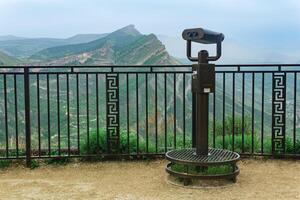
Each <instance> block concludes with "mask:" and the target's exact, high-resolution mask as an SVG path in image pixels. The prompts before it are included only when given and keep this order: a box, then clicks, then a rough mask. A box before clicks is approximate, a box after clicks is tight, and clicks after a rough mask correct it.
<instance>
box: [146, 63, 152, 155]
mask: <svg viewBox="0 0 300 200" xmlns="http://www.w3.org/2000/svg"><path fill="white" fill-rule="evenodd" d="M150 69H151V70H152V67H151V68H150ZM145 87H146V152H147V153H149V136H148V128H149V122H148V74H147V73H146V74H145Z"/></svg>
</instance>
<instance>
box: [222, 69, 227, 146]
mask: <svg viewBox="0 0 300 200" xmlns="http://www.w3.org/2000/svg"><path fill="white" fill-rule="evenodd" d="M225 93H226V85H225V73H223V102H222V103H223V107H222V109H223V113H222V124H223V126H222V128H223V131H222V140H223V141H222V143H223V149H224V148H225V101H226V99H225V98H226V95H225Z"/></svg>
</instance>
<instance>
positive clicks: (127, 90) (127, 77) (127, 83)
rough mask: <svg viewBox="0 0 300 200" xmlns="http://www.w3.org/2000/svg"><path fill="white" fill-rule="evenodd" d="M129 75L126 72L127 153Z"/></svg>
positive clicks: (128, 149) (128, 150)
mask: <svg viewBox="0 0 300 200" xmlns="http://www.w3.org/2000/svg"><path fill="white" fill-rule="evenodd" d="M128 79H129V75H128V73H127V74H126V103H127V105H126V109H127V110H126V114H127V120H126V122H127V153H128V154H130V144H129V139H130V138H129V103H130V102H129V89H128V85H129V80H128Z"/></svg>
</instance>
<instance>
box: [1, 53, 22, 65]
mask: <svg viewBox="0 0 300 200" xmlns="http://www.w3.org/2000/svg"><path fill="white" fill-rule="evenodd" d="M18 64H20V61H19V60H18V59H16V58H13V57H11V56H9V55H7V54H5V53H4V52H1V51H0V66H4V65H18Z"/></svg>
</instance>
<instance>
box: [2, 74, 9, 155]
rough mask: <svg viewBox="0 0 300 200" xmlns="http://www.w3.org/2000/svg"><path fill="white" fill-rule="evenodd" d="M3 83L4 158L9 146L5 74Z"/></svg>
mask: <svg viewBox="0 0 300 200" xmlns="http://www.w3.org/2000/svg"><path fill="white" fill-rule="evenodd" d="M3 76H4V77H3V82H4V83H3V84H4V87H3V89H4V114H5V118H4V123H5V148H6V153H5V154H6V158H8V156H9V153H8V151H9V147H8V117H7V114H8V112H7V80H6V78H7V77H6V74H4V75H3Z"/></svg>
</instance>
